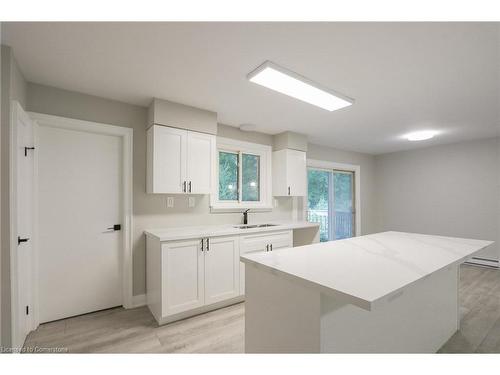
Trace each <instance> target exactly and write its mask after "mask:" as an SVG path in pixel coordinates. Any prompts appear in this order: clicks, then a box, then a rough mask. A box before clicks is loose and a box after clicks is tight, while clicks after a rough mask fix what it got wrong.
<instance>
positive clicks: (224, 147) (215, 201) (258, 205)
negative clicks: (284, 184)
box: [210, 137, 272, 211]
mask: <svg viewBox="0 0 500 375" xmlns="http://www.w3.org/2000/svg"><path fill="white" fill-rule="evenodd" d="M219 151H223V152H224V151H226V152H234V153H239V155H240V156H239V163H238V166H239V168H240V170H239V171H238V189H239V191H241V189H242V185H241V182H242V174H243V173H242V171H241V168H242V164H241V154H250V155H257V156H259V157H260V160H259V161H260V163H259V165H260V171H259V179H260V180H259V190H260V191H259V198H260V200H259V201H253V202H252V201H242V200H241V194H238V198H239V200H238V201H223V200H219ZM214 159H215V160H214V163H215V165H214V170H215V172H216V176H215V184H214V187H213V192H212V194H211V195H210V206H211V208H212V210H222V211H223V210H242V209H247V208H251V209H265V210H268V209H272V175H271V166H272V147H271V146H267V145H262V144H258V143H250V142H244V141H238V140H235V139H231V138H222V137H217V156H216V157H215V158H214Z"/></svg>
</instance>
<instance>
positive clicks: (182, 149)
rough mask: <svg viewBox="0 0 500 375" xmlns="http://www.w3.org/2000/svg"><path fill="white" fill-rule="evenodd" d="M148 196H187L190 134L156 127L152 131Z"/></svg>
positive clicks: (150, 130) (149, 148)
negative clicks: (187, 153)
mask: <svg viewBox="0 0 500 375" xmlns="http://www.w3.org/2000/svg"><path fill="white" fill-rule="evenodd" d="M147 137H148V171H147V172H148V193H171V194H180V193H183V192H184V189H185V186H184V184H185V183H186V182H185V181H186V173H187V171H186V165H187V163H186V149H187V138H188V136H187V131H186V130H181V129H175V128H169V127H166V126H159V125H154V126H152V127H151V128H149V129H148V134H147Z"/></svg>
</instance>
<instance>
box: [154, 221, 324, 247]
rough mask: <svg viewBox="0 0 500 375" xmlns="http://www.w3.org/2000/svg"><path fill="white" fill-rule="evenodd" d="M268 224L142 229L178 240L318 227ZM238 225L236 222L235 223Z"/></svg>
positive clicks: (306, 224) (303, 222)
mask: <svg viewBox="0 0 500 375" xmlns="http://www.w3.org/2000/svg"><path fill="white" fill-rule="evenodd" d="M269 224H276V225H275V226H271V227H261V228H251V229H238V228H232V227H231V226H230V225H224V226H220V227H214V228H209V229H205V230H204V229H201V228H200V230H199V231H198V230H197V229H196V227H192V228H191V227H178V228H175V227H172V228H168V229H167V228H166V229H165V230H166V231H167V230H170V231H171V230H179V231H182V230H187V231H189V230H191V231H192V232H190V233H183V234H181V233H180V234H172V235H171V234H168V235H162V234H158V232H159V231H161V230H162V229H146V230H144V234H146V235H147V236H150V237H153V238H155V239H157V240H159V241H161V242H163V241H178V240H184V239H192V238H200V237H219V236H231V235H233V236H234V235H245V234H256V233H265V232H277V231H281V230H293V229H305V228H314V227H317V228H319V223H310V222H306V221H301V222H290V223H278V222H270V223H269ZM235 225H238V224H235Z"/></svg>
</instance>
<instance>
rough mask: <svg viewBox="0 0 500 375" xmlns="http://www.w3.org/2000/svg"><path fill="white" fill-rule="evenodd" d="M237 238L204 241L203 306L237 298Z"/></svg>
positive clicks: (238, 288)
mask: <svg viewBox="0 0 500 375" xmlns="http://www.w3.org/2000/svg"><path fill="white" fill-rule="evenodd" d="M238 244H239V237H215V238H208V239H205V246H204V249H205V304H206V305H210V304H212V303H216V302H220V301H223V300H226V299H229V298H233V297H237V296H238V295H239V293H240V285H239V280H240V278H239V273H240V268H239V254H240V251H239V246H238Z"/></svg>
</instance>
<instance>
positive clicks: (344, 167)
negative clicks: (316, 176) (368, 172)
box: [303, 159, 361, 237]
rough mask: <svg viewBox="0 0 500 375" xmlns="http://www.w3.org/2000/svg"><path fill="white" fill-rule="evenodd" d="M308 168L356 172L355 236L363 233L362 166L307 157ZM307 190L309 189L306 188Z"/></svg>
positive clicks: (305, 209) (305, 204) (305, 203)
mask: <svg viewBox="0 0 500 375" xmlns="http://www.w3.org/2000/svg"><path fill="white" fill-rule="evenodd" d="M306 168H318V169H327V170H339V171H346V172H353V173H354V236H355V237H358V236H360V235H361V184H360V181H361V166H359V165H356V164H347V163H337V162H333V161H326V160H316V159H307V165H306ZM306 190H307V189H306ZM308 194H309V192H307V195H306V197H305V202H304V205H303V210H304V212H303V217H304V218H307V199H308V196H309V195H308ZM306 220H307V219H306Z"/></svg>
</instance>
